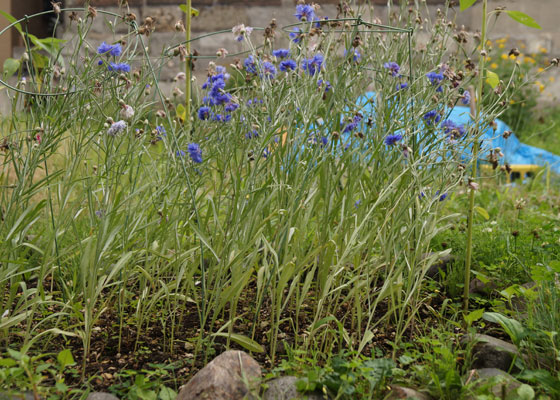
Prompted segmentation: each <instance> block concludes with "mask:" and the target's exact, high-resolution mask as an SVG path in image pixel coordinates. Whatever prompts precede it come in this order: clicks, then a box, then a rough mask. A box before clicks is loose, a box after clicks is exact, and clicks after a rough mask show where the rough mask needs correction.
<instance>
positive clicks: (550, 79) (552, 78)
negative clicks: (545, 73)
mask: <svg viewBox="0 0 560 400" xmlns="http://www.w3.org/2000/svg"><path fill="white" fill-rule="evenodd" d="M548 80H549V81H550V82H554V81H555V80H556V79H555V78H554V77H553V76H551V77H550V78H548Z"/></svg>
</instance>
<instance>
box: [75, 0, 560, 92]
mask: <svg viewBox="0 0 560 400" xmlns="http://www.w3.org/2000/svg"><path fill="white" fill-rule="evenodd" d="M119 1H120V0H91V1H90V3H91V4H92V5H94V6H96V7H99V8H102V9H105V10H110V11H114V12H118V8H117V5H118V3H119ZM426 2H427V5H428V8H429V9H430V10H431V12H432V13H435V10H436V9H437V8H438V7H442V6H443V4H444V3H445V1H444V0H426ZM558 2H559V0H538V1H536V0H490V9H493V8H494V7H496V6H498V5H504V6H506V7H507V9H511V10H519V11H524V12H526V13H527V14H529V15H531V16H533V17H534V18H535V19H536V20H537V21H538V22H539V23H540V24H541V25H542V26H543V30H541V31H539V30H535V29H531V28H527V27H524V26H522V25H520V24H518V23H517V22H515V21H513V20H511V19H509V18H508V17H506V16H502V17H501V18H500V19H499V21H498V24H496V25H495V26H493V27H492V31H491V38H499V37H509V38H510V39H511V40H512V41H514V42H517V41H522V42H523V43H524V44H525V45H526V51H527V53H534V52H538V51H539V50H540V49H542V48H544V49H546V50H547V51H548V52H550V54H552V55H555V56H559V55H560V24H558V22H557V18H558V17H559V16H560V13H559V12H558V11H557V10H558V5H559V4H558ZM83 3H84V1H83V0H66V4H65V6H67V7H68V6H82V5H83ZM181 3H183V2H182V1H178V0H128V4H129V7H130V11H131V12H133V13H134V14H136V16H137V17H138V19H139V20H142V19H143V18H145V17H146V16H152V17H155V19H156V31H155V32H154V33H153V34H152V35H151V37H150V49H151V51H150V52H151V54H158V53H159V51H160V49H161V48H162V47H164V46H169V45H170V44H174V43H179V42H180V41H181V40H182V36H181V35H178V34H176V33H175V32H174V29H173V28H174V26H175V23H176V22H177V21H178V20H179V19H180V18H181V17H182V12H181V11H180V10H179V8H178V5H179V4H181ZM296 3H297V1H296V0H193V7H196V8H197V9H198V10H199V11H200V14H199V15H198V16H197V17H196V18H193V20H192V33H193V37H197V36H201V35H204V34H206V33H209V32H215V31H220V30H230V29H231V27H232V26H234V25H237V24H240V23H243V24H245V25H248V26H253V27H265V26H267V25H268V24H269V22H270V20H271V19H272V18H275V19H276V21H277V23H278V25H279V26H284V25H288V24H291V23H294V22H296V21H295V18H294V16H293V13H294V7H295V4H296ZM315 3H318V4H320V5H321V10H320V12H319V13H318V14H319V15H320V16H328V17H330V18H333V17H335V16H336V14H337V10H336V6H337V4H338V3H339V0H315ZM370 3H373V4H374V5H375V8H374V10H375V11H374V13H375V16H376V17H379V18H381V19H382V20H384V21H386V18H384V17H386V16H387V0H370ZM457 3H458V1H457ZM481 8H482V7H481V6H480V4H479V5H477V6H474V7H472V8H471V9H469V10H468V11H466V12H458V13H457V20H456V22H457V24H458V25H464V26H465V27H466V28H467V29H469V30H476V29H477V28H478V27H479V26H480V17H481ZM106 34H107V29H106V27H105V26H104V24H103V22H102V21H101V20H100V21H99V22H97V23H96V25H95V27H94V29H93V32H92V33H91V35H92V37H93V38H95V39H99V40H100V39H102V38H103V37H104V36H105V35H106ZM257 34H258V35H260V32H255V33H253V35H257ZM192 47H193V49H196V50H197V51H198V53H199V54H201V55H214V54H215V52H216V49H218V48H222V47H223V48H226V49H227V50H228V51H229V52H230V53H233V52H236V51H239V50H241V47H240V45H239V44H236V43H235V42H234V41H233V40H232V35H231V33H229V32H226V33H223V34H219V35H213V36H210V37H208V38H205V39H201V40H197V41H195V42H193V44H192ZM198 64H203V63H198ZM179 68H180V65H179V64H178V63H173V62H172V63H171V65H170V68H169V70H168V71H167V73H165V74H164V76H163V78H169V77H171V76H173V75H174V70H179ZM204 69H205V67H204V66H203V65H200V67H199V68H198V71H197V73H198V74H201V73H202V72H203V71H204ZM557 75H558V76H557ZM556 78H559V79H556ZM551 80H554V81H555V82H551ZM558 89H560V69H558V70H557V71H556V72H555V74H554V75H553V77H552V79H550V77H547V90H546V94H547V95H546V96H545V99H548V100H549V101H554V100H555V95H554V94H555V93H556V92H557V91H558Z"/></svg>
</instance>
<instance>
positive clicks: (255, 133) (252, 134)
mask: <svg viewBox="0 0 560 400" xmlns="http://www.w3.org/2000/svg"><path fill="white" fill-rule="evenodd" d="M257 137H259V132H258V131H257V130H256V129H253V130H252V131H249V132H247V133H246V134H245V138H246V139H252V138H257Z"/></svg>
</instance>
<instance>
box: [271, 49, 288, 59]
mask: <svg viewBox="0 0 560 400" xmlns="http://www.w3.org/2000/svg"><path fill="white" fill-rule="evenodd" d="M272 55H273V56H274V57H277V58H286V57H288V56H289V55H290V50H288V49H278V50H274V51H273V52H272Z"/></svg>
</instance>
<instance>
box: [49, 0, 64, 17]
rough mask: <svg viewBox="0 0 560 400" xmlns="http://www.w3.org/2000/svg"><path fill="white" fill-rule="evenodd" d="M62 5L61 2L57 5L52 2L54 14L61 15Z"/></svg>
mask: <svg viewBox="0 0 560 400" xmlns="http://www.w3.org/2000/svg"><path fill="white" fill-rule="evenodd" d="M61 5H62V3H61V2H56V3H55V2H54V1H51V6H52V8H53V10H54V13H55V14H56V15H59V14H60V12H61V10H60V6H61Z"/></svg>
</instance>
